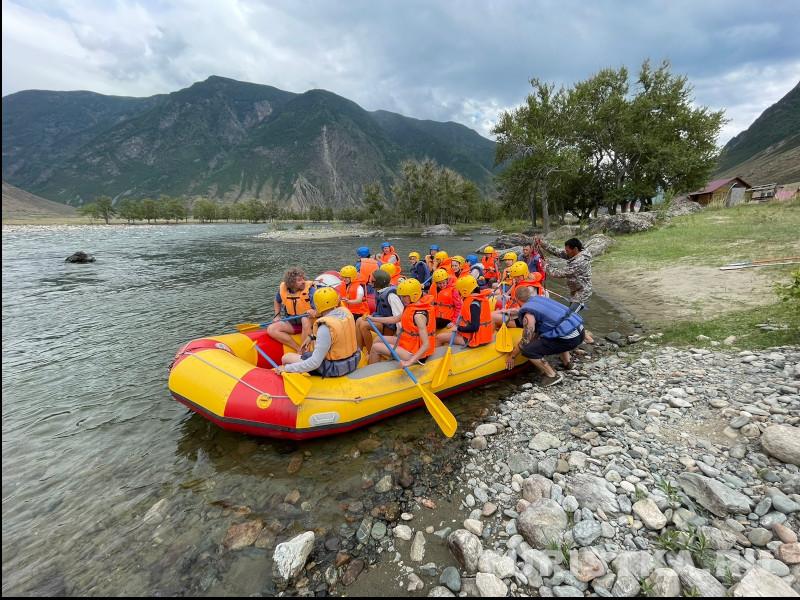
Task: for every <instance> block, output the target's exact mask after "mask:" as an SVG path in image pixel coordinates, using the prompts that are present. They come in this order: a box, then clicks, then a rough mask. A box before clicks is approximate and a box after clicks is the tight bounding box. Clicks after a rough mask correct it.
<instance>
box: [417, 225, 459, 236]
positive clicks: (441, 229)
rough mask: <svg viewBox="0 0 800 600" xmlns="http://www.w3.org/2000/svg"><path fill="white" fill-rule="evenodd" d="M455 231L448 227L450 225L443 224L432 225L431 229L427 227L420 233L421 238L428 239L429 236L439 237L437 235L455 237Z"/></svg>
mask: <svg viewBox="0 0 800 600" xmlns="http://www.w3.org/2000/svg"><path fill="white" fill-rule="evenodd" d="M455 234H456V232H455V230H454V229H453V228H452V227H450V225H445V224H444V223H440V224H439V225H434V226H433V227H427V228H426V229H425V231H423V232H422V237H430V236H439V235H455Z"/></svg>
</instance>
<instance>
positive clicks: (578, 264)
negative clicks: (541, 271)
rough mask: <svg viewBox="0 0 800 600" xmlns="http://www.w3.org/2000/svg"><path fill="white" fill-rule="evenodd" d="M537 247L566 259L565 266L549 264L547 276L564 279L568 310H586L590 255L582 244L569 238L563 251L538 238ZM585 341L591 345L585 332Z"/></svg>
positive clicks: (589, 291)
mask: <svg viewBox="0 0 800 600" xmlns="http://www.w3.org/2000/svg"><path fill="white" fill-rule="evenodd" d="M535 240H536V243H537V245H539V247H540V248H543V249H544V250H545V251H546V252H548V253H550V254H552V255H553V256H558V257H559V258H565V259H567V264H566V265H565V266H563V267H557V266H554V265H551V264H547V265H546V266H545V269H546V272H547V275H549V276H550V277H555V278H557V279H564V281H565V283H566V284H567V289H569V301H570V305H569V306H570V308H571V309H573V310H575V311H576V312H579V311H581V310H583V309H584V308H586V305H587V303H588V301H589V297H590V296H591V295H592V255H591V253H590V252H589V251H588V250H584V249H583V244H582V243H581V241H580V240H579V239H578V238H570V239H568V240H567V241H566V242H564V249H563V250H560V249H559V248H558V247H556V246H554V245H552V244H550V243H549V242H547V241H546V240H543V239H542V238H540V237H538V236H537V237H536V238H535ZM586 341H587V342H588V343H590V344H591V343H593V342H594V340H593V339H592V334H591V333H589V332H588V331H587V332H586Z"/></svg>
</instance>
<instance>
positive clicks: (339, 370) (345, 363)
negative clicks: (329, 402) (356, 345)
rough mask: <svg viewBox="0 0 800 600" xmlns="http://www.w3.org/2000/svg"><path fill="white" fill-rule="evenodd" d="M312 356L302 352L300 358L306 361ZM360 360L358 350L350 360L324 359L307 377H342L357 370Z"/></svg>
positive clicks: (309, 353)
mask: <svg viewBox="0 0 800 600" xmlns="http://www.w3.org/2000/svg"><path fill="white" fill-rule="evenodd" d="M312 354H313V352H303V353H302V354H301V355H300V358H301V359H303V360H306V359H308V358H309V357H310V356H311V355H312ZM360 359H361V351H360V350H359V351H358V352H356V353H355V354H353V356H351V357H350V358H343V359H341V360H328V359H327V358H326V359H324V360H323V361H322V364H321V365H320V366H319V367H318V368H316V369H314V370H313V371H311V372H310V373H309V375H319V376H321V377H344V376H345V375H348V374H349V373H352V372H353V371H355V370H356V369H357V368H358V363H359V360H360Z"/></svg>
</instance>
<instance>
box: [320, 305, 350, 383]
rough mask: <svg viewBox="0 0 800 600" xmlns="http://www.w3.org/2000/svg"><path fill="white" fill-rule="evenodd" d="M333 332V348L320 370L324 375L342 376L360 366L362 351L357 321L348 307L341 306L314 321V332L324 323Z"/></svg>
mask: <svg viewBox="0 0 800 600" xmlns="http://www.w3.org/2000/svg"><path fill="white" fill-rule="evenodd" d="M323 323H324V324H325V325H327V327H328V330H329V331H330V333H331V348H330V350H328V353H327V354H326V355H325V359H324V360H323V361H322V364H321V365H320V367H319V369H318V371H319V372H320V374H321V375H322V376H323V377H342V376H344V375H347V374H348V373H352V372H353V371H355V370H356V369H357V368H358V361H359V359H360V358H361V352H360V350H359V348H358V343H357V342H356V323H355V320H354V319H353V315H352V314H351V313H350V311H348V310H347V309H345V308H343V307H341V306H339V307H337V308H334V309H333V310H332V311H330V312H329V313H328V314H326V315H325V316H323V317H320V318H319V319H317V321H316V322H315V323H314V327H313V334H314V335H317V330H318V329H319V326H320V325H322V324H323Z"/></svg>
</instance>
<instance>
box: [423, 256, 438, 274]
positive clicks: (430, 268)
mask: <svg viewBox="0 0 800 600" xmlns="http://www.w3.org/2000/svg"><path fill="white" fill-rule="evenodd" d="M425 264H426V265H428V271H430V272H431V273H433V265H434V264H436V259H435V258H433V257H432V256H431V255H430V254H426V255H425Z"/></svg>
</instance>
